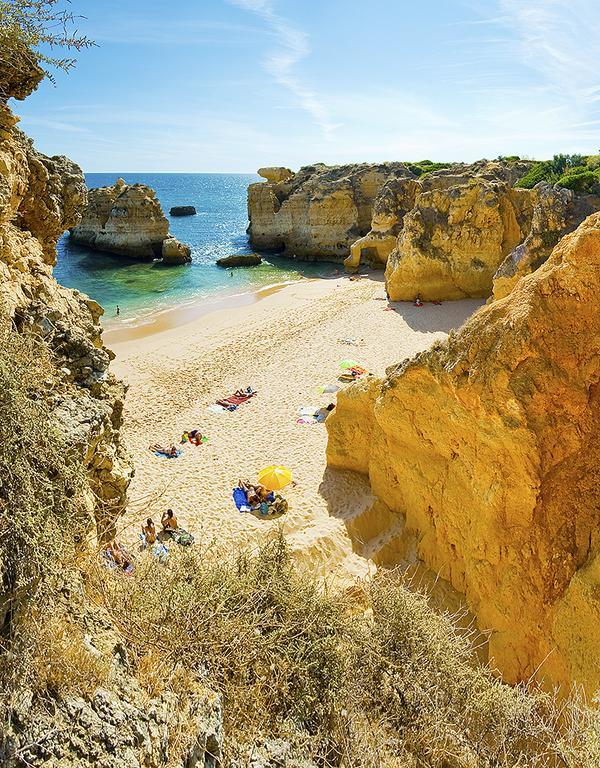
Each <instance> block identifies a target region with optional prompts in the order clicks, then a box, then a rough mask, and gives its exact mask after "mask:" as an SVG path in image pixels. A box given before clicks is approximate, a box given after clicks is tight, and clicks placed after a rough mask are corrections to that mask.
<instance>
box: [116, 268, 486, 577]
mask: <svg viewBox="0 0 600 768" xmlns="http://www.w3.org/2000/svg"><path fill="white" fill-rule="evenodd" d="M481 303H482V302H481V301H479V300H466V301H459V302H446V303H444V304H443V305H434V304H425V306H423V307H421V308H417V307H414V306H413V305H412V304H409V303H398V304H393V305H391V307H392V309H391V310H390V309H387V308H388V303H387V301H386V299H385V291H384V286H383V279H382V275H381V273H374V274H373V275H371V276H370V277H369V278H364V279H361V280H357V281H354V280H350V279H349V278H347V277H339V278H336V279H322V280H306V281H302V282H298V283H294V284H292V285H286V286H283V287H281V289H271V290H270V291H266V292H264V293H263V295H260V294H258V295H255V296H253V297H252V298H251V299H248V298H247V297H246V298H245V299H244V300H243V301H241V302H240V303H239V304H238V305H237V306H233V305H232V304H231V302H230V303H228V304H225V305H224V306H222V308H220V309H216V310H214V309H213V311H211V312H210V313H209V314H203V313H202V312H201V311H200V310H199V311H198V312H197V313H196V316H194V313H193V312H191V311H190V310H189V309H186V310H185V311H184V312H182V313H181V314H179V315H177V313H176V312H175V313H170V314H169V315H167V316H166V317H164V318H163V319H162V320H161V319H156V321H155V322H154V323H152V324H150V325H148V326H145V327H142V328H137V329H135V328H134V329H131V330H123V329H119V330H113V331H107V332H106V333H105V343H106V344H107V346H109V347H110V348H111V349H113V351H114V352H115V354H116V359H115V361H114V363H113V370H114V372H115V373H116V375H117V376H119V377H121V378H123V379H124V380H125V381H126V382H127V383H128V384H129V385H130V388H129V392H128V395H127V399H126V415H125V424H126V428H125V438H126V440H127V443H128V445H129V447H130V449H131V451H132V453H133V458H134V462H135V466H136V475H135V478H134V481H133V483H132V485H131V489H130V499H131V502H130V505H129V510H128V513H127V515H126V516H125V518H124V519H123V521H122V524H123V532H122V536H121V537H122V538H123V539H124V540H125V541H129V542H130V543H133V541H134V540H135V539H136V538H137V532H138V530H139V526H140V523H141V521H142V519H143V518H145V517H147V516H148V515H152V516H154V519H155V522H158V519H159V518H160V514H161V513H162V511H163V510H165V509H166V508H167V507H172V508H173V509H174V510H175V512H176V514H177V516H178V518H179V521H180V523H181V525H183V526H184V527H185V528H187V529H188V530H189V531H191V532H192V533H193V534H194V536H195V537H196V541H197V543H198V544H199V545H200V546H201V547H203V548H206V547H208V546H214V547H218V548H219V549H223V550H231V549H232V548H234V547H239V546H240V545H242V546H248V545H252V544H254V543H258V542H260V540H261V538H262V537H264V536H265V534H267V533H268V532H269V531H271V530H273V528H274V527H276V526H278V525H280V524H281V525H282V526H283V530H284V532H285V535H286V538H287V540H288V542H289V544H290V547H291V550H292V551H293V552H294V553H295V554H296V555H297V556H298V557H301V558H302V559H303V560H304V561H306V562H309V563H310V564H311V567H313V568H314V570H315V572H318V573H323V574H325V573H327V574H334V573H337V574H339V575H341V576H344V577H360V576H364V575H365V574H366V573H367V572H368V570H369V568H370V567H371V566H370V564H369V562H368V561H367V560H365V559H363V558H362V557H359V556H358V555H356V554H354V553H353V551H352V545H351V542H350V539H349V537H348V535H347V533H346V529H345V526H344V520H348V519H351V518H352V517H353V516H354V515H356V514H360V512H362V511H363V510H364V509H365V508H366V507H368V506H370V505H371V504H372V501H373V499H372V497H371V495H370V491H369V489H368V484H367V482H366V480H365V479H364V478H362V477H361V476H359V475H355V474H353V473H337V475H336V478H335V489H334V493H333V494H332V493H331V488H329V489H327V490H328V492H327V494H326V495H327V498H328V500H329V501H326V499H325V498H324V496H323V495H322V491H323V490H324V486H323V481H324V473H325V470H326V463H325V447H326V429H325V426H324V425H323V424H314V425H313V424H307V425H301V424H297V423H296V420H297V418H298V409H299V408H300V407H302V406H313V405H314V406H317V407H318V406H322V405H327V404H328V403H330V402H332V401H333V402H335V395H330V394H320V393H319V387H320V386H325V385H328V384H333V383H337V376H338V375H339V373H340V368H339V363H340V361H341V360H343V359H347V358H351V359H353V360H356V361H357V362H358V363H359V364H360V365H362V366H364V367H365V368H367V369H368V370H369V371H371V372H372V373H374V374H375V375H382V374H383V373H384V371H385V368H386V367H387V366H389V365H390V364H392V363H396V362H399V361H401V360H402V359H404V358H405V357H408V356H411V355H413V354H414V353H416V352H418V351H420V350H423V349H426V348H428V347H429V346H430V345H431V344H432V343H433V342H434V341H435V340H437V339H443V338H445V336H446V335H447V333H448V331H449V330H450V329H452V328H458V327H459V326H460V325H461V324H462V323H463V322H464V321H465V319H466V318H467V317H469V316H470V315H471V314H472V313H473V312H474V311H475V309H476V308H477V307H479V306H480V305H481ZM349 338H354V339H357V340H359V343H358V345H357V346H354V345H349V344H346V343H344V342H343V341H342V340H343V339H349ZM248 386H252V387H253V388H254V389H256V390H258V395H257V396H256V397H255V398H253V399H252V400H250V401H249V402H248V403H246V404H244V405H242V406H240V407H239V408H238V409H237V411H235V412H231V413H229V412H221V413H214V412H211V411H210V410H208V407H209V406H210V405H211V404H213V403H214V402H215V400H217V399H219V398H221V397H226V396H227V395H229V394H231V393H233V392H234V391H235V390H236V389H238V388H245V387H248ZM193 428H196V429H200V430H201V431H202V433H203V434H205V435H207V436H208V438H209V441H208V443H206V444H204V445H201V446H198V447H196V446H193V445H190V444H185V445H183V446H182V455H181V456H180V457H179V458H177V459H164V458H159V457H157V456H155V455H154V454H153V453H152V452H151V451H150V450H149V449H148V446H149V445H150V444H152V443H156V442H159V443H163V444H164V443H171V442H173V443H178V442H179V439H180V436H181V434H182V432H183V431H184V430H189V429H193ZM269 464H284V465H286V466H287V467H289V468H290V469H291V470H292V471H293V474H294V479H295V481H296V483H297V485H296V486H295V487H288V488H286V489H285V492H284V495H285V496H286V498H287V499H288V501H289V512H288V514H287V515H285V516H284V517H282V518H280V519H279V520H270V521H269V520H259V519H257V518H256V517H254V516H253V515H250V514H240V513H239V512H238V511H237V509H236V507H235V505H234V504H233V501H232V498H231V492H232V488H233V487H234V485H236V484H237V481H238V478H240V477H249V478H250V479H255V478H256V474H257V472H258V471H259V470H260V469H261V468H262V467H264V466H266V465H269ZM332 498H333V499H334V501H333V502H332Z"/></svg>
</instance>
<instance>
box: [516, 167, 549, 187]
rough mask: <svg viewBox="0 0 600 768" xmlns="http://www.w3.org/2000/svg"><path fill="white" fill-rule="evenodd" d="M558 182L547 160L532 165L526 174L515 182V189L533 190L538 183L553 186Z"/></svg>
mask: <svg viewBox="0 0 600 768" xmlns="http://www.w3.org/2000/svg"><path fill="white" fill-rule="evenodd" d="M557 180H558V174H557V172H556V170H555V169H554V166H553V165H552V163H551V162H550V161H549V160H544V161H543V162H538V163H536V164H535V165H532V166H531V168H530V169H529V170H528V171H527V173H526V174H525V175H524V176H523V177H522V178H520V179H519V181H517V183H516V184H515V187H521V189H533V187H535V185H536V184H539V183H540V181H547V182H548V183H550V184H554V183H555V182H556V181H557Z"/></svg>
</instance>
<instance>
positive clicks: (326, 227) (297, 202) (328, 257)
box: [248, 163, 413, 261]
mask: <svg viewBox="0 0 600 768" xmlns="http://www.w3.org/2000/svg"><path fill="white" fill-rule="evenodd" d="M261 172H262V174H263V175H264V176H265V178H266V179H267V181H265V182H260V183H258V184H251V185H250V187H249V188H248V218H249V219H250V226H249V229H248V233H249V235H250V242H251V244H252V245H253V247H255V248H257V249H259V250H260V249H264V250H277V251H284V250H285V252H286V253H287V254H288V255H290V256H294V257H298V258H302V259H309V260H324V261H341V260H343V259H344V258H346V257H347V256H348V255H349V253H350V246H351V245H352V243H353V242H355V241H356V240H357V239H358V238H360V237H362V236H363V235H365V234H366V233H367V232H368V231H369V229H370V228H371V219H372V215H373V206H374V203H375V200H376V199H377V196H378V194H379V192H380V190H381V189H382V187H383V185H384V184H385V182H386V181H389V180H390V179H394V178H411V177H413V174H411V173H410V171H409V170H408V169H407V168H406V167H405V166H404V165H402V164H401V163H381V164H380V165H341V166H331V167H329V166H326V165H322V164H319V165H311V166H307V167H305V168H301V169H300V170H299V171H298V173H296V174H292V175H289V174H290V172H289V171H288V169H277V168H268V169H261Z"/></svg>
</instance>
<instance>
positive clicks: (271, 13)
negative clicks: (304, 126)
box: [229, 0, 339, 141]
mask: <svg viewBox="0 0 600 768" xmlns="http://www.w3.org/2000/svg"><path fill="white" fill-rule="evenodd" d="M229 2H230V3H232V4H233V5H237V6H238V7H239V8H243V9H245V10H247V11H251V12H252V13H255V14H257V15H258V16H259V17H260V18H261V19H262V20H263V21H264V22H265V24H266V25H267V26H268V28H269V29H270V30H271V32H272V34H273V35H274V37H275V38H276V40H277V45H278V48H277V49H276V50H275V51H273V52H272V53H270V54H269V55H268V56H267V57H266V59H265V60H264V64H263V65H264V68H265V70H266V71H267V72H268V73H269V74H270V75H271V76H272V77H273V78H274V80H275V81H276V82H277V83H279V85H281V86H283V87H284V88H286V89H287V90H288V91H289V92H290V93H291V94H292V95H293V96H294V97H295V99H296V100H297V101H298V103H299V104H300V106H301V107H302V109H303V110H304V111H305V112H307V113H308V114H309V115H310V116H311V117H312V119H313V120H314V122H315V123H316V124H317V125H318V126H319V128H320V129H321V132H322V133H323V137H324V138H325V139H326V140H327V141H329V140H331V139H332V138H333V134H334V131H335V129H336V128H337V127H339V126H338V125H336V124H335V123H334V122H333V121H332V120H331V119H330V117H329V114H328V111H327V109H326V108H325V105H324V104H323V101H322V100H321V99H320V98H319V95H318V94H317V93H316V92H314V91H313V90H311V89H310V88H309V87H308V86H306V85H305V84H304V83H302V81H301V80H300V78H299V77H298V76H297V75H296V74H295V71H294V70H295V67H296V65H297V64H298V63H299V62H300V61H302V59H304V58H306V57H307V56H308V55H309V53H310V46H309V42H308V35H307V34H306V33H305V32H304V31H302V30H301V29H297V28H296V27H294V26H293V25H292V24H290V23H289V22H288V21H287V20H286V19H285V18H284V17H283V16H280V15H279V14H277V13H276V12H275V10H274V8H273V4H272V2H271V0H229Z"/></svg>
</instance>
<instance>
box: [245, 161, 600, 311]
mask: <svg viewBox="0 0 600 768" xmlns="http://www.w3.org/2000/svg"><path fill="white" fill-rule="evenodd" d="M530 165H531V163H529V162H526V161H503V162H488V161H485V160H481V161H479V162H477V163H473V164H471V165H465V164H462V163H456V164H453V165H451V166H450V167H448V168H444V169H441V170H434V171H431V172H428V173H424V174H422V175H421V176H419V177H417V175H415V173H413V172H412V171H411V169H410V168H409V167H408V166H407V165H405V164H402V163H382V164H379V165H346V166H332V167H328V166H325V165H314V166H307V167H305V168H301V169H300V171H298V173H296V174H292V173H291V171H289V169H287V168H264V169H261V170H260V171H259V173H260V175H262V176H263V177H264V178H265V179H266V181H265V182H261V183H257V184H252V185H250V187H249V189H248V216H249V219H250V226H249V230H248V232H249V235H250V241H251V243H252V244H253V245H254V247H256V248H257V249H264V250H281V251H285V252H286V253H287V254H288V255H290V256H293V257H296V258H300V259H309V260H319V259H322V260H328V261H344V264H345V266H346V268H347V269H348V271H351V272H352V271H356V270H357V269H359V267H360V265H361V264H367V265H369V266H371V267H376V268H377V267H378V268H385V280H386V289H387V293H388V295H389V297H390V299H391V300H393V301H412V300H413V299H414V298H415V297H416V296H417V295H420V296H421V298H422V299H425V300H448V299H460V298H466V297H488V296H490V295H492V294H493V296H494V297H495V298H501V297H502V296H505V295H506V294H507V293H508V292H509V291H510V290H511V289H512V287H513V286H514V285H515V283H516V282H517V280H518V279H519V278H520V277H522V276H523V275H525V274H529V273H530V272H531V271H532V270H533V269H536V268H537V267H538V266H540V264H542V263H543V262H544V261H545V259H547V258H548V256H549V254H550V252H551V251H552V248H553V247H554V246H555V245H556V243H557V242H558V241H559V239H560V238H561V237H562V236H563V235H565V234H567V233H568V232H571V231H573V230H574V229H575V228H576V227H577V226H578V225H579V224H580V223H581V222H582V221H583V219H584V218H585V217H586V216H588V215H590V214H591V213H593V212H595V211H598V210H600V198H598V197H594V196H592V195H576V194H575V193H574V192H572V191H570V190H567V189H562V188H560V187H553V186H551V185H549V184H543V183H542V184H539V185H538V186H537V187H535V188H534V189H532V190H528V189H519V188H516V187H515V184H516V182H517V181H518V180H519V179H520V178H521V177H522V176H523V175H524V174H525V173H526V171H527V169H528V168H529V167H530ZM413 168H414V167H413Z"/></svg>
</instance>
